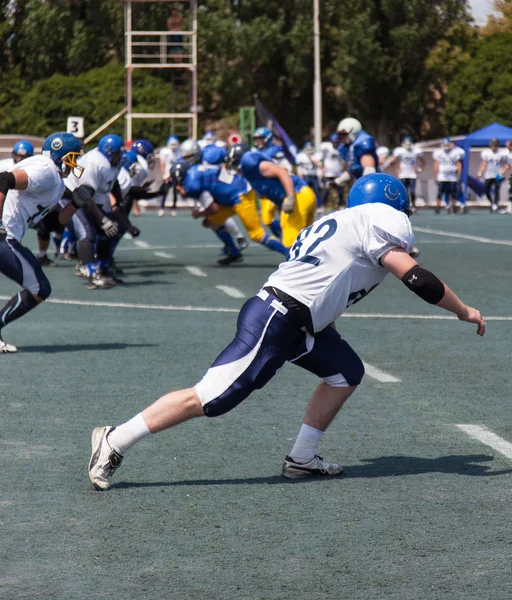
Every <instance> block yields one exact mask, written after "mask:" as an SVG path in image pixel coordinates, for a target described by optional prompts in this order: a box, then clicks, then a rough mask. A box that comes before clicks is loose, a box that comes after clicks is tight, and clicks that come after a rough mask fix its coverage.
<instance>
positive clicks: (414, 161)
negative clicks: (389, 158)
mask: <svg viewBox="0 0 512 600" xmlns="http://www.w3.org/2000/svg"><path fill="white" fill-rule="evenodd" d="M393 156H394V157H395V158H397V159H398V179H416V178H417V176H418V174H417V173H416V169H417V168H418V158H421V157H422V156H423V152H422V151H421V150H420V149H419V148H412V149H411V150H406V149H405V148H404V147H403V146H400V147H399V148H395V149H394V150H393Z"/></svg>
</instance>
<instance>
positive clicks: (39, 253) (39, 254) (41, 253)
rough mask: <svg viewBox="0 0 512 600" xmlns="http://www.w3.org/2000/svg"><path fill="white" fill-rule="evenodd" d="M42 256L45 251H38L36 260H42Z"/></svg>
mask: <svg viewBox="0 0 512 600" xmlns="http://www.w3.org/2000/svg"><path fill="white" fill-rule="evenodd" d="M43 256H46V250H39V252H38V253H37V258H43Z"/></svg>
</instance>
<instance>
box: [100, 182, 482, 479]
mask: <svg viewBox="0 0 512 600" xmlns="http://www.w3.org/2000/svg"><path fill="white" fill-rule="evenodd" d="M408 207H409V199H408V196H407V191H406V190H405V188H404V186H403V185H402V184H401V183H400V181H398V180H397V179H395V178H394V177H391V176H390V175H386V174H382V173H375V174H372V175H367V176H363V177H361V178H360V179H359V180H358V181H356V182H355V183H354V185H353V186H352V189H351V191H350V194H349V197H348V202H347V210H344V211H338V212H335V213H331V214H329V215H326V216H324V217H322V218H321V219H319V220H318V221H316V222H315V223H313V225H311V226H310V227H307V228H306V229H303V230H302V231H301V232H300V234H299V236H298V237H297V239H296V241H295V244H293V246H292V247H291V249H290V252H289V255H288V258H287V260H286V262H283V263H281V265H280V266H279V269H278V270H277V271H275V272H274V273H273V274H272V275H271V276H270V277H269V279H268V281H267V282H266V283H265V285H264V286H263V288H262V289H261V290H260V291H259V292H258V294H257V295H256V296H254V297H253V298H251V299H249V300H248V301H247V302H246V303H245V304H244V306H243V307H242V309H241V311H240V314H239V316H238V322H237V332H236V335H235V338H234V340H233V341H232V342H231V343H230V344H229V345H228V346H227V348H226V349H225V350H224V351H223V352H222V353H221V354H220V355H219V357H218V358H217V359H216V360H215V362H214V363H213V365H212V367H211V368H210V369H209V370H208V371H207V373H206V375H205V376H204V377H203V379H202V380H201V381H200V382H199V383H198V384H197V385H195V386H194V387H191V388H188V389H183V390H179V391H175V392H171V393H169V394H167V395H165V396H163V397H161V398H160V399H159V400H157V401H156V402H155V403H154V404H152V405H151V406H149V407H148V408H146V409H145V410H144V411H142V412H141V413H139V414H137V415H135V416H134V417H133V418H132V419H131V420H129V421H127V422H126V423H124V424H123V425H120V426H118V427H116V428H114V427H110V426H106V427H97V428H96V429H94V431H93V434H92V456H91V459H90V463H89V478H90V480H91V482H92V483H93V485H94V486H95V487H96V488H97V489H100V490H106V489H109V487H110V478H111V476H112V474H113V473H114V471H115V469H116V468H117V467H118V466H119V465H120V464H121V461H122V458H123V455H124V454H125V452H126V451H127V450H129V449H130V448H131V447H132V446H133V445H134V444H136V443H137V442H138V441H140V440H142V439H143V438H144V437H146V436H148V435H149V434H150V433H157V432H159V431H163V430H164V429H168V428H170V427H172V426H174V425H177V424H179V423H182V422H184V421H187V420H189V419H192V418H194V417H201V416H205V415H206V416H208V417H215V416H218V415H222V414H224V413H226V412H228V411H230V410H231V409H233V408H235V407H236V406H237V405H238V404H240V403H241V402H242V401H243V400H244V399H245V398H247V397H248V396H249V395H250V394H251V393H252V392H253V391H254V390H256V389H260V388H262V387H264V386H265V385H266V383H267V382H268V381H270V379H272V377H273V376H274V375H275V374H276V372H277V371H278V370H279V369H280V368H281V367H282V366H283V365H284V364H285V363H286V362H291V363H294V364H296V365H297V366H299V367H302V368H303V369H306V370H308V371H310V372H311V373H314V374H315V375H317V376H318V377H319V378H320V379H321V383H320V385H319V386H318V387H317V389H316V391H315V392H314V393H313V395H312V396H311V399H310V401H309V404H308V406H307V408H306V414H305V418H304V423H303V425H302V427H301V429H300V432H299V435H298V437H297V439H296V442H295V444H294V446H293V448H292V450H291V451H290V454H289V456H287V457H286V459H285V461H284V464H283V468H282V474H283V475H284V476H285V477H288V478H290V479H299V478H305V477H311V476H335V475H340V474H341V473H342V471H343V468H342V467H341V466H340V465H339V464H337V463H331V462H329V461H327V460H324V459H322V458H320V457H319V456H318V454H317V449H318V445H319V442H320V440H321V438H322V435H323V433H324V431H325V430H326V428H327V427H328V426H329V424H330V423H331V421H332V420H333V419H334V417H335V416H336V414H337V412H338V411H339V410H340V408H341V407H342V406H343V404H344V403H345V401H346V400H347V399H348V398H349V396H350V395H351V394H352V393H353V392H354V390H355V389H356V388H357V386H358V385H359V383H360V382H361V380H362V378H363V375H364V366H363V363H362V361H361V359H360V358H359V356H358V355H357V354H356V352H355V351H354V350H353V349H352V348H351V347H350V346H349V344H348V343H347V342H346V341H345V340H343V339H342V338H341V336H340V334H339V333H338V332H337V331H336V328H335V327H334V322H335V321H336V319H338V317H340V315H341V314H342V313H343V312H345V310H346V309H347V308H348V307H349V306H351V305H353V304H355V303H356V302H358V301H359V300H361V299H362V298H364V297H365V296H366V295H367V294H369V293H370V292H371V291H372V290H374V289H375V288H376V287H377V286H378V285H379V284H380V283H381V282H382V281H383V280H384V279H385V277H386V275H387V274H388V273H392V274H393V275H395V276H396V277H397V278H398V279H400V280H402V282H403V283H404V284H405V286H406V287H407V288H409V290H411V291H413V292H414V293H416V294H417V295H418V296H419V297H420V298H422V299H423V300H424V301H426V302H428V303H430V304H435V305H437V306H439V307H441V308H444V309H446V310H448V311H450V312H452V313H454V314H456V315H457V316H458V318H459V319H461V320H462V321H467V322H469V323H475V324H476V325H477V334H478V335H481V336H482V335H484V333H485V322H484V320H483V318H482V316H481V314H480V313H479V311H478V310H476V309H474V308H471V307H470V306H467V305H466V304H464V303H463V302H462V301H461V300H459V298H458V297H457V296H456V295H455V294H454V292H452V291H451V290H450V289H449V288H448V286H446V285H445V284H444V283H443V282H442V281H441V280H439V279H438V278H437V277H436V276H435V275H434V274H433V273H431V272H430V271H428V270H427V269H425V268H423V267H421V266H420V265H418V263H417V262H416V261H415V260H414V259H413V258H411V257H410V256H409V254H408V252H409V250H410V249H411V247H412V245H413V243H414V234H413V232H412V229H411V224H410V222H409V218H408V216H407V214H408V212H409V211H408Z"/></svg>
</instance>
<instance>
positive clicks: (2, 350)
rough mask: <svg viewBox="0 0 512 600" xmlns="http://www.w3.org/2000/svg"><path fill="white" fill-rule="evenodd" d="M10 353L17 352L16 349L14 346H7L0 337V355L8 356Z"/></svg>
mask: <svg viewBox="0 0 512 600" xmlns="http://www.w3.org/2000/svg"><path fill="white" fill-rule="evenodd" d="M11 352H18V348H16V346H13V345H12V344H7V343H6V342H4V341H3V339H2V338H1V337H0V354H9V353H11Z"/></svg>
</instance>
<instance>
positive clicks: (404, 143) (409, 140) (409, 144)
mask: <svg viewBox="0 0 512 600" xmlns="http://www.w3.org/2000/svg"><path fill="white" fill-rule="evenodd" d="M412 143H413V142H412V137H410V136H408V135H407V136H405V137H404V139H403V141H402V146H403V147H404V148H405V149H406V150H410V149H411V148H412Z"/></svg>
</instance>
